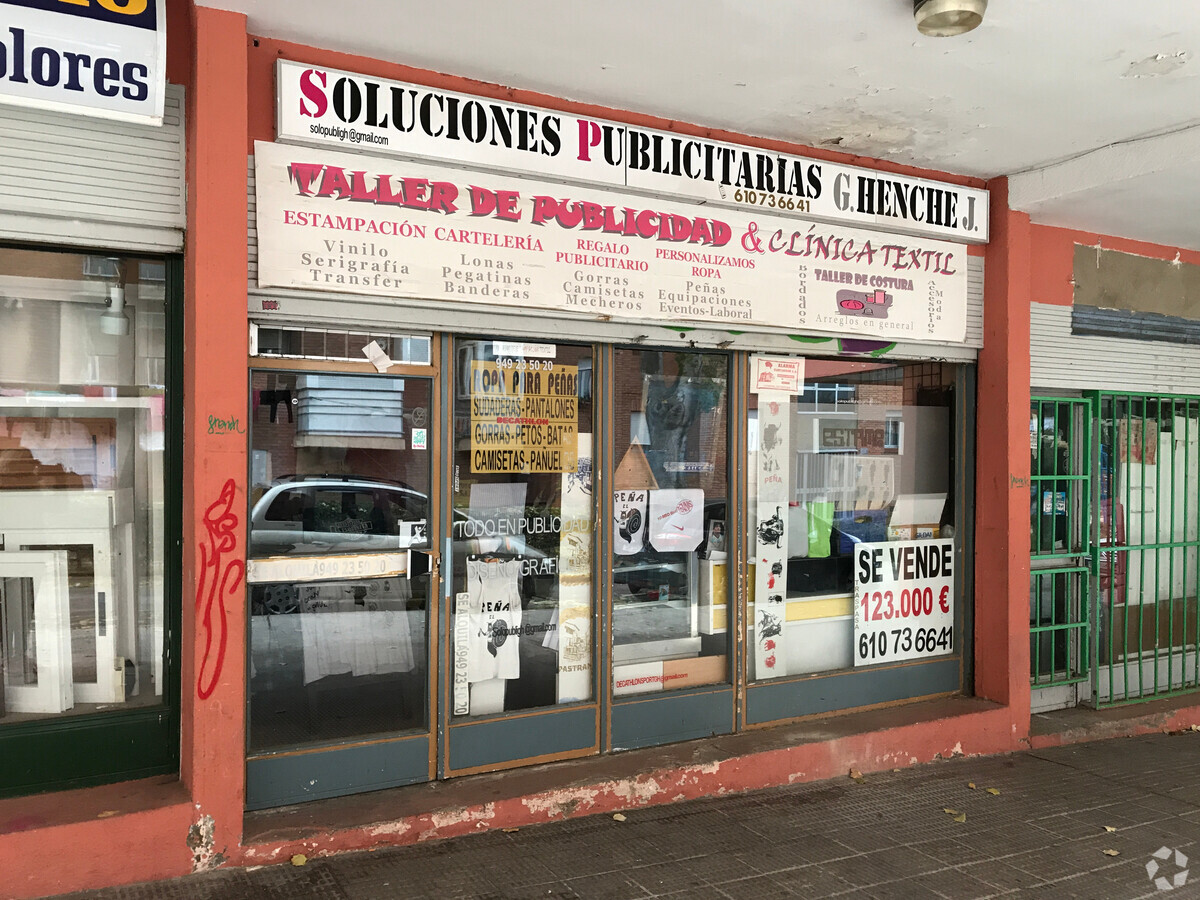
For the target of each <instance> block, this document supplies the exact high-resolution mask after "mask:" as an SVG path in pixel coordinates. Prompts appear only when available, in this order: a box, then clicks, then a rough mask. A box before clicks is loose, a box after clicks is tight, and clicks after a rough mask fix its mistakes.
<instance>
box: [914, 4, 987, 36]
mask: <svg viewBox="0 0 1200 900" xmlns="http://www.w3.org/2000/svg"><path fill="white" fill-rule="evenodd" d="M986 10H987V0H913V18H914V19H916V20H917V31H919V32H921V34H927V35H929V36H930V37H954V36H955V35H956V34H966V33H967V32H968V31H972V30H974V29H975V28H977V27H978V26H979V23H980V22H982V21H983V14H984V12H985V11H986Z"/></svg>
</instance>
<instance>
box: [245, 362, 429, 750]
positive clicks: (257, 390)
mask: <svg viewBox="0 0 1200 900" xmlns="http://www.w3.org/2000/svg"><path fill="white" fill-rule="evenodd" d="M250 389H251V414H250V498H249V499H250V519H249V521H250V529H249V538H248V542H249V556H250V564H249V566H248V568H247V574H246V581H247V585H248V590H249V596H250V741H249V743H250V750H251V752H253V753H259V752H267V751H277V750H280V749H283V748H288V747H294V746H297V745H302V744H306V743H314V742H320V741H333V740H348V739H351V738H356V737H364V736H368V735H372V734H382V733H388V732H395V731H405V730H413V729H420V728H424V727H426V723H427V721H428V681H427V670H428V652H427V630H428V629H427V624H428V614H429V612H428V611H429V585H430V565H429V554H428V550H429V548H430V544H429V510H430V500H429V495H430V489H431V473H432V463H431V462H430V453H429V450H428V443H427V441H428V431H427V428H428V419H429V410H430V402H431V398H432V388H431V381H430V379H428V378H417V377H393V376H390V375H355V374H342V373H327V372H285V371H280V370H276V369H271V370H261V369H260V370H255V371H253V372H252V373H251V377H250Z"/></svg>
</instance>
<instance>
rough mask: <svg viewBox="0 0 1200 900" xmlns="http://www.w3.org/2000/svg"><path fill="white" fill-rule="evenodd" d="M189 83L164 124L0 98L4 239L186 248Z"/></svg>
mask: <svg viewBox="0 0 1200 900" xmlns="http://www.w3.org/2000/svg"><path fill="white" fill-rule="evenodd" d="M184 152H185V140H184V123H183V88H182V87H179V86H178V85H167V93H166V101H165V106H164V110H163V124H162V125H161V126H160V127H158V128H155V127H152V126H149V125H140V124H134V123H131V122H118V121H113V120H110V119H98V118H89V117H86V116H77V115H70V114H68V113H60V112H51V111H47V110H41V109H27V108H25V107H20V106H0V240H14V241H36V242H46V243H54V244H63V245H69V246H90V247H101V248H111V249H113V250H141V251H157V252H173V251H178V250H179V249H181V248H182V247H183V231H184V226H185V223H186V217H187V211H186V206H185V194H184Z"/></svg>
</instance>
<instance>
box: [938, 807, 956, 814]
mask: <svg viewBox="0 0 1200 900" xmlns="http://www.w3.org/2000/svg"><path fill="white" fill-rule="evenodd" d="M942 812H944V813H945V814H946V815H948V816H957V815H958V810H957V809H951V808H950V807H948V806H943V807H942Z"/></svg>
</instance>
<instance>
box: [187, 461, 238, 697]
mask: <svg viewBox="0 0 1200 900" xmlns="http://www.w3.org/2000/svg"><path fill="white" fill-rule="evenodd" d="M235 496H236V489H235V485H234V483H233V479H232V478H230V479H229V480H228V481H226V482H225V486H224V487H223V488H221V494H220V496H218V497H217V499H216V501H214V502H213V504H212V505H211V506H209V507H208V509H206V510H205V511H204V530H205V531H207V532H208V535H207V538H208V539H207V541H206V542H205V543H202V544H201V545H200V578H199V580H198V584H197V585H196V613H197V615H198V616H199V622H200V626H201V627H202V628H203V629H204V653H203V655H202V656H201V657H200V674H199V675H198V676H197V678H196V693H197V694H198V695H199V697H200V699H201V700H207V699H208V698H209V696H211V695H212V692H213V691H214V690H215V689H216V687H217V680H218V679H219V678H220V677H221V669H222V668H224V666H225V650H226V644H227V643H228V628H227V625H228V616H227V613H226V609H225V598H226V597H228V596H229V595H231V594H232V593H233V592H234V591H236V590H237V589H238V585H240V584H241V583H242V576H243V575H245V573H246V563H245V562H243V561H242V560H241V559H228V558H227V556H228V554H231V553H232V552H233V551H234V550H235V549H236V547H237V535H236V534H235V533H234V529H235V528H237V524H238V517H237V516H236V515H234V512H233V501H234V497H235Z"/></svg>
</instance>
